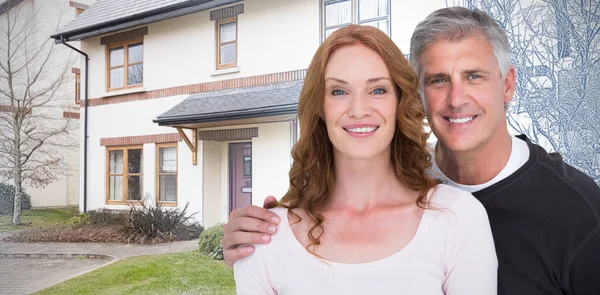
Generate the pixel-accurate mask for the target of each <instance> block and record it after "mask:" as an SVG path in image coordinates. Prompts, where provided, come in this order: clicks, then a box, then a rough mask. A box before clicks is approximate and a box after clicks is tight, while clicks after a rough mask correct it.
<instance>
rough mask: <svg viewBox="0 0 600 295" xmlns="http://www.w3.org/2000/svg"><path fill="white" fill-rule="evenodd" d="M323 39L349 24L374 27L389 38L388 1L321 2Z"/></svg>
mask: <svg viewBox="0 0 600 295" xmlns="http://www.w3.org/2000/svg"><path fill="white" fill-rule="evenodd" d="M322 23H323V39H325V38H327V37H329V35H331V33H333V32H335V30H337V29H339V28H343V27H345V26H348V25H350V24H359V25H365V26H373V27H376V28H378V29H380V30H382V31H383V32H385V33H386V34H387V35H388V36H390V0H323V22H322Z"/></svg>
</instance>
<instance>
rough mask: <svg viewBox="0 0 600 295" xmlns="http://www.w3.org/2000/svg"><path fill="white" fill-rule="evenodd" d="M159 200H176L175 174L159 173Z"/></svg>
mask: <svg viewBox="0 0 600 295" xmlns="http://www.w3.org/2000/svg"><path fill="white" fill-rule="evenodd" d="M159 200H160V201H167V202H176V201H177V176H176V175H161V176H160V179H159Z"/></svg>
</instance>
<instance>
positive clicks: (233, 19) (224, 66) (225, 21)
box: [215, 16, 239, 70]
mask: <svg viewBox="0 0 600 295" xmlns="http://www.w3.org/2000/svg"><path fill="white" fill-rule="evenodd" d="M228 23H235V40H234V41H228V42H223V43H221V31H220V27H221V25H224V24H228ZM215 37H216V44H217V49H216V52H217V55H216V65H217V70H221V69H228V68H235V67H237V64H238V53H239V52H238V21H237V16H232V17H228V18H224V19H220V20H217V21H216V22H215ZM227 44H235V62H232V63H228V64H220V60H221V46H222V45H227Z"/></svg>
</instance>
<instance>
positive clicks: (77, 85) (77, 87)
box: [75, 72, 81, 105]
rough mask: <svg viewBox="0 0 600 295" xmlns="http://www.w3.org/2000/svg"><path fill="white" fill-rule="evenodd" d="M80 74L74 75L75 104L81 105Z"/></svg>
mask: <svg viewBox="0 0 600 295" xmlns="http://www.w3.org/2000/svg"><path fill="white" fill-rule="evenodd" d="M80 92H81V74H80V73H79V72H77V73H75V104H78V105H81V96H80V95H81V93H80Z"/></svg>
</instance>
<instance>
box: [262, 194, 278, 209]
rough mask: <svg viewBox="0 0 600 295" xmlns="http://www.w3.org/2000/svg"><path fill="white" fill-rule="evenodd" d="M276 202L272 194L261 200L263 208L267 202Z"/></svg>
mask: <svg viewBox="0 0 600 295" xmlns="http://www.w3.org/2000/svg"><path fill="white" fill-rule="evenodd" d="M276 202H277V199H275V197H273V196H268V197H267V198H266V199H265V201H264V202H263V208H265V207H267V205H268V204H271V203H276Z"/></svg>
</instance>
